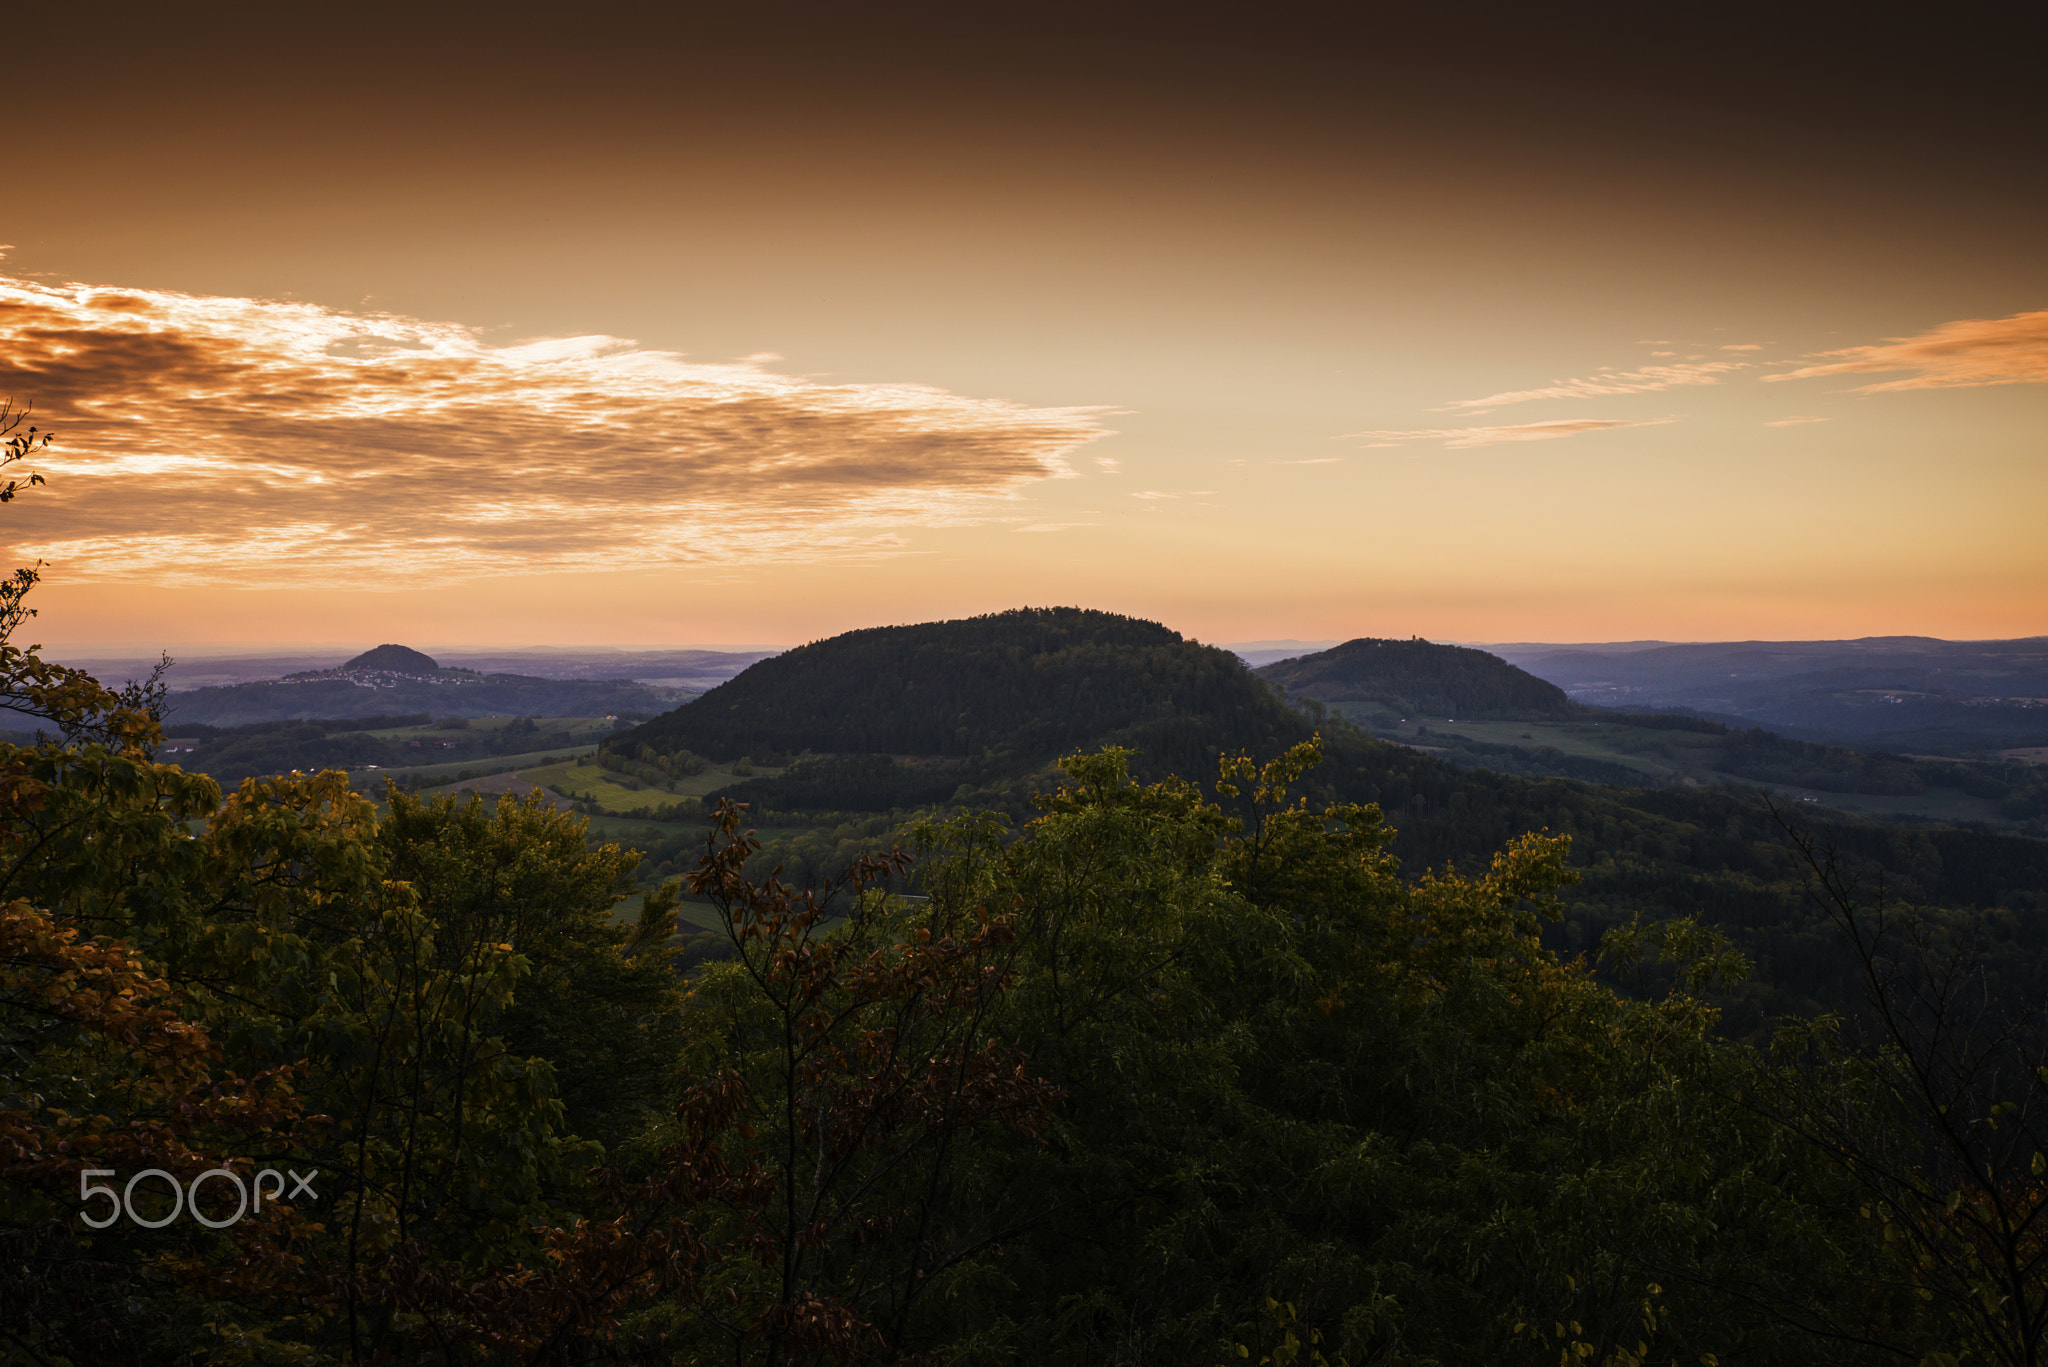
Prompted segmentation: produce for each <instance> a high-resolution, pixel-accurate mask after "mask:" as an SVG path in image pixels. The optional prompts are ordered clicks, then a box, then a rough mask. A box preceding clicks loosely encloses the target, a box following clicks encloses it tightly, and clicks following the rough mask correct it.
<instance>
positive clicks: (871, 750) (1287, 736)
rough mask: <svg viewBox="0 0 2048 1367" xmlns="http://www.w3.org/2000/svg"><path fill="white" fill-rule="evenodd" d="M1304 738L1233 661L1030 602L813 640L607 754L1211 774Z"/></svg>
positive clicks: (1171, 637)
mask: <svg viewBox="0 0 2048 1367" xmlns="http://www.w3.org/2000/svg"><path fill="white" fill-rule="evenodd" d="M1302 734H1305V731H1304V729H1303V722H1302V719H1301V718H1300V717H1299V716H1297V715H1296V714H1294V713H1292V712H1290V711H1289V710H1288V709H1287V707H1286V706H1285V705H1283V704H1282V703H1281V702H1280V701H1279V699H1278V698H1276V697H1275V696H1274V695H1273V693H1272V691H1271V690H1270V689H1268V688H1267V687H1266V686H1265V685H1264V684H1262V683H1260V682H1259V680H1258V679H1256V678H1255V677H1253V675H1252V674H1251V672H1250V671H1249V670H1247V669H1246V668H1245V667H1244V665H1243V664H1242V663H1241V662H1240V661H1239V660H1238V659H1237V658H1236V657H1235V656H1233V655H1231V654H1230V653H1229V652H1228V651H1223V650H1218V649H1216V648H1214V647H1212V646H1205V645H1200V644H1198V643H1196V642H1193V641H1188V640H1184V639H1182V637H1181V636H1180V634H1179V633H1178V632H1174V631H1170V630H1168V629H1167V628H1166V627H1163V626H1160V625H1159V624H1158V623H1156V622H1146V621H1140V620H1138V619H1137V618H1133V617H1123V616H1118V615H1117V614H1115V613H1108V612H1095V611H1089V610H1085V609H1081V608H1020V609H1016V610H1014V611H1010V612H1001V613H993V614H990V615H988V616H984V617H972V618H967V619H964V620H960V621H952V622H925V623H919V624H917V625H914V626H895V627H875V628H871V629H868V630H865V631H850V632H847V633H845V634H844V635H841V636H834V637H831V638H830V639H828V640H823V641H817V642H813V643H812V644H810V645H807V646H802V647H800V648H798V649H796V650H791V651H788V652H786V653H784V654H781V655H778V656H775V657H774V658H772V659H768V660H763V661H761V662H760V663H758V664H756V665H753V666H752V667H750V668H748V669H747V670H746V671H745V672H744V673H742V674H740V675H739V676H738V677H736V678H734V679H731V680H729V681H728V682H726V683H724V684H721V685H720V686H718V687H717V688H714V689H712V690H711V691H710V692H708V693H706V694H704V695H703V696H702V697H700V698H696V699H693V700H692V701H690V702H689V703H686V704H684V705H683V706H682V707H679V708H677V709H676V710H675V711H673V712H670V713H668V714H667V715H665V716H661V717H657V718H655V719H654V720H653V721H651V722H648V723H646V724H645V725H643V726H640V727H638V728H636V729H634V730H632V731H629V732H626V733H624V734H622V735H620V736H618V737H615V738H614V739H613V741H612V742H611V748H613V749H615V750H618V751H619V752H621V753H624V754H629V755H633V754H638V753H639V752H640V751H641V750H642V749H646V750H648V751H650V752H652V753H656V754H674V753H677V752H679V751H684V750H688V751H691V752H693V753H696V754H701V755H704V756H706V757H707V758H710V759H714V760H731V759H737V758H740V757H742V756H751V757H753V758H755V759H762V758H764V757H767V756H771V755H801V754H804V753H807V752H808V753H813V754H831V755H896V756H920V757H927V758H935V759H936V758H945V759H950V760H954V761H969V762H973V763H974V764H976V765H978V766H980V767H982V768H984V769H991V770H994V769H1014V768H1015V767H1016V766H1018V765H1023V766H1027V767H1029V766H1036V765H1039V764H1042V763H1044V762H1045V761H1047V760H1051V759H1053V758H1056V757H1057V756H1059V755H1061V754H1064V753H1066V752H1068V751H1071V750H1074V749H1077V748H1080V747H1083V746H1087V747H1090V748H1093V747H1094V746H1097V745H1100V744H1104V743H1107V742H1121V743H1125V744H1130V745H1133V746H1136V747H1138V748H1139V749H1141V750H1143V751H1144V752H1145V754H1146V758H1147V761H1148V762H1150V763H1156V764H1164V765H1166V766H1169V767H1180V768H1182V770H1183V771H1184V772H1193V773H1202V772H1207V771H1209V770H1210V769H1211V767H1212V766H1213V758H1212V757H1213V754H1214V751H1215V748H1216V747H1217V746H1232V747H1241V748H1249V749H1256V750H1264V749H1267V748H1269V747H1270V746H1272V745H1274V744H1286V743H1291V742H1292V741H1293V740H1296V739H1299V738H1300V736H1301V735H1302ZM949 791H950V789H949Z"/></svg>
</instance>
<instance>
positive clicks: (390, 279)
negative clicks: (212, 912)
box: [0, 3, 2048, 653]
mask: <svg viewBox="0 0 2048 1367" xmlns="http://www.w3.org/2000/svg"><path fill="white" fill-rule="evenodd" d="M738 8H739V7H735V6H719V7H709V6H701V7H691V6H673V7H667V8H664V9H661V10H659V11H655V10H652V9H647V8H642V7H627V6H606V5H601V4H600V5H581V6H574V7H571V6H547V7H541V6H528V7H521V6H516V5H492V6H483V5H476V6H441V7H427V8H426V9H422V8H421V7H418V6H410V7H400V6H382V7H380V6H377V5H349V6H340V5H304V6H289V7H288V6H276V5H268V6H261V7H258V6H247V7H242V6H221V5H215V6H208V5H200V6H197V7H192V8H190V9H173V8H171V7H154V8H151V9H146V10H145V9H136V10H134V11H131V12H124V11H122V10H120V9H118V8H105V7H102V8H97V9H93V10H91V11H90V12H89V13H81V14H80V15H78V16H76V17H72V18H62V19H59V18H52V19H46V20H41V21H36V22H32V23H31V24H29V25H28V27H27V28H26V29H23V30H21V31H18V32H16V33H14V34H13V35H12V37H11V39H10V42H11V45H12V48H13V50H14V52H15V53H16V54H18V55H21V57H20V60H21V63H22V65H20V66H19V68H18V69H17V71H16V78H17V86H16V89H15V90H14V91H13V92H12V94H11V96H10V100H9V104H8V107H7V112H6V114H5V119H6V123H7V126H8V129H9V132H10V133H11V135H12V136H11V137H10V138H9V146H10V148H11V149H12V150H13V152H14V153H15V155H14V157H13V159H12V163H11V165H12V169H13V171H14V176H13V179H12V181H11V183H10V184H9V186H8V193H7V195H6V198H5V207H4V208H0V217H4V223H0V242H5V243H7V244H9V246H8V250H7V251H6V253H5V256H4V259H0V370H4V372H5V373H4V374H0V394H4V395H8V396H12V398H13V399H14V401H16V402H17V403H20V402H32V403H33V404H34V408H35V421H37V422H38V423H40V424H47V425H48V426H49V427H52V428H54V429H56V431H57V433H58V437H57V443H56V445H54V446H52V447H51V448H50V449H49V451H48V452H47V453H46V454H45V455H44V456H42V457H39V458H38V459H37V462H36V465H35V468H36V469H38V470H40V471H41V472H42V473H43V474H44V475H45V476H46V478H47V479H48V481H49V482H48V485H47V487H45V488H42V489H38V490H35V491H33V492H32V493H30V494H28V495H27V496H25V497H23V498H21V499H19V500H17V501H15V502H13V503H11V504H9V505H7V507H6V508H5V509H4V510H0V528H4V530H5V533H6V538H7V547H8V553H9V554H10V555H11V556H12V557H13V562H16V563H18V562H24V561H31V560H34V559H37V558H41V559H42V560H45V561H47V562H48V566H47V569H46V571H45V573H46V578H45V582H44V584H43V586H42V587H41V588H39V589H38V590H37V595H36V601H37V602H38V603H39V604H40V607H41V609H42V616H41V617H40V619H39V620H38V622H37V623H36V626H35V629H34V631H33V632H32V635H33V636H34V638H35V639H38V640H42V641H45V642H47V643H49V644H50V645H51V647H52V648H53V649H63V648H68V649H80V648H85V647H94V648H116V647H118V648H122V649H132V648H140V649H154V648H156V647H159V646H162V647H168V648H170V649H171V650H172V651H173V652H174V653H175V652H177V651H179V650H181V649H182V650H185V651H187V652H192V651H195V650H206V649H227V648H246V647H249V646H273V645H274V646H280V647H283V646H302V645H341V644H358V643H362V644H367V643H374V642H377V641H385V640H392V641H404V642H407V643H409V644H414V645H418V646H422V647H426V648H433V647H436V646H440V647H459V646H464V645H485V644H489V645H505V646H519V645H587V644H607V643H608V644H618V645H635V646H651V645H692V644H716V643H730V644H762V645H784V644H793V643H796V642H799V641H802V640H806V639H811V638H815V637H818V636H823V635H829V634H832V633H835V632H838V631H843V630H847V629H849V628H853V627H858V626H868V625H875V624H881V623H888V622H903V621H916V620H925V619H930V618H936V617H950V616H960V615H965V614H969V613H976V612H985V611H992V610H997V609H1001V608H1005V607H1013V606H1018V605H1021V604H1027V603H1030V604H1052V603H1076V604H1081V605H1084V606H1092V607H1102V608H1108V609H1112V610H1116V611H1121V612H1129V613H1134V614H1138V615H1141V616H1145V617H1151V618H1155V619H1158V620H1161V621H1164V622H1166V623H1167V624H1168V625H1170V626H1172V627H1174V628H1176V629H1178V630H1180V631H1183V632H1185V633H1188V634H1190V635H1193V636H1196V637H1199V638H1201V639H1203V640H1210V641H1246V640H1254V639H1266V638H1276V637H1298V638H1304V639H1342V638H1346V637H1351V636H1358V635H1376V636H1409V635H1423V636H1428V637H1431V638H1433V639H1439V640H1462V641H1601V640H1631V639H1645V638H1657V639H1665V640H1713V639H1732V638H1759V637H1760V638H1816V637H1826V638H1838V637H1853V636H1862V635H1877V634H1906V633H1912V634H1926V635H1937V636H1946V637H1980V638H1981V637H2004V636H2026V635H2039V634H2048V150H2044V149H2048V114H2044V104H2048V102H2044V101H2043V100H2042V98H2041V93H2040V92H2041V75H2040V70H2039V66H2038V63H2039V58H2040V53H2041V51H2042V50H2043V48H2042V44H2041V37H2042V35H2041V33H2040V32H2039V24H2038V20H2034V21H2032V22H2033V23H2034V25H2035V27H2034V28H2032V29H2022V28H2021V27H2019V24H2020V22H2021V16H2023V15H2026V14H2027V13H2028V10H2027V9H2024V8H2023V7H2020V6H1997V7H1983V8H1975V9H1973V8H1971V7H1967V6H1943V7H1938V8H1937V7H1932V6H1915V7H1911V8H1903V7H1901V8H1890V7H1885V6H1876V5H1846V4H1845V5H1835V4H1818V3H1815V4H1806V5H1793V6H1785V5H1782V4H1781V5H1777V6H1745V5H1721V6H1678V5H1668V6H1643V5H1620V4H1614V5H1558V6H1540V5H1518V6H1477V5H1452V4H1447V5H1430V6H1419V5H1418V6H1401V7H1380V8H1378V9H1375V8H1374V7H1371V6H1358V5H1344V6H1339V5H1329V6H1322V5H1293V6H1289V5H1271V6H1256V7H1251V6H1246V7H1240V8H1239V9H1237V10H1235V11H1232V12H1228V13H1225V12H1221V11H1217V12H1198V11H1195V10H1192V9H1188V8H1180V9H1169V8H1166V7H1150V8H1145V7H1121V8H1114V7H1113V8H1108V9H1105V8H1103V7H1101V6H1094V7H1090V6H1082V5H1060V4H1034V5H1031V6H1010V7H1003V8H1001V9H1000V10H998V9H997V8H996V7H979V8H980V9H981V10H983V11H985V12H984V13H983V14H982V15H981V16H980V17H978V18H963V17H962V16H963V15H966V16H972V15H973V14H974V13H975V11H976V9H977V7H970V6H958V5H955V6H947V7H939V6H916V5H890V6H861V5H853V4H837V5H772V4H771V5H757V6H750V7H747V17H746V18H744V19H736V18H735V17H734V16H733V15H732V13H730V11H732V10H735V9H738ZM423 15H425V16H426V17H424V18H423V17H422V16H423ZM1205 15H1206V17H1204V16H1205ZM990 16H1000V17H990ZM22 54H25V55H22Z"/></svg>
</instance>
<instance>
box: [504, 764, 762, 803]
mask: <svg viewBox="0 0 2048 1367" xmlns="http://www.w3.org/2000/svg"><path fill="white" fill-rule="evenodd" d="M781 772H782V771H781V770H780V769H761V768H757V769H755V770H754V773H755V774H756V775H758V776H760V777H763V778H773V777H774V776H775V775H777V774H779V773H781ZM520 777H521V778H523V779H528V780H531V781H532V782H534V783H537V784H539V785H540V786H541V787H543V788H550V787H560V788H561V789H563V790H564V791H565V792H567V793H569V794H571V795H573V796H575V797H577V798H580V799H584V800H586V801H594V802H596V803H597V805H598V806H599V807H600V808H602V809H603V810H605V811H607V812H618V813H625V812H630V811H633V810H635V809H637V808H640V807H663V806H667V805H668V804H669V803H672V802H675V801H677V800H678V799H680V798H685V797H695V798H701V797H703V796H704V795H705V794H706V793H709V792H712V791H714V790H715V789H719V788H723V787H725V786H726V785H727V784H729V783H737V782H739V781H740V780H741V779H743V778H745V777H746V775H744V774H735V773H734V772H733V771H732V769H731V768H730V767H728V766H725V765H707V766H706V767H705V770H704V772H703V773H701V774H692V775H691V776H690V777H688V778H684V779H677V780H676V781H675V783H674V784H673V785H671V786H668V787H658V786H656V785H654V784H652V783H647V782H644V781H642V780H640V779H637V778H634V777H633V776H632V775H630V774H621V773H618V772H616V771H614V770H611V769H606V768H603V767H601V766H599V765H598V764H597V762H596V760H595V757H594V756H578V757H576V758H574V759H572V760H569V761H565V762H562V763H558V764H550V765H544V766H541V767H539V768H535V769H522V770H520Z"/></svg>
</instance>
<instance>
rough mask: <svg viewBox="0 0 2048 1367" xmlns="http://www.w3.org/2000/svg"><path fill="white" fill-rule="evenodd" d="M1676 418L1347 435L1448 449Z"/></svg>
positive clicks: (1377, 442) (1565, 421)
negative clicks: (1439, 444) (1437, 444)
mask: <svg viewBox="0 0 2048 1367" xmlns="http://www.w3.org/2000/svg"><path fill="white" fill-rule="evenodd" d="M1675 421H1676V419H1674V418H1656V419H1653V420H1651V421H1648V422H1622V421H1619V420H1617V419H1612V418H1560V419H1557V420H1555V421H1552V422H1525V423H1517V424H1515V425H1513V426H1508V427H1424V428H1417V429H1414V430H1412V431H1399V432H1396V431H1382V432H1350V433H1347V434H1346V437H1347V438H1358V439H1363V440H1364V441H1365V444H1366V445H1367V446H1405V445H1407V444H1408V443H1410V442H1417V441H1440V442H1442V443H1443V444H1444V447H1445V449H1447V450H1452V451H1462V450H1467V449H1469V448H1471V447H1474V446H1498V445H1500V444H1501V443H1502V442H1510V441H1554V440H1556V439H1557V438H1559V437H1576V436H1578V435H1579V434H1580V433H1581V432H1607V431H1612V430H1613V429H1615V428H1619V427H1662V426H1663V425H1664V424H1665V423H1668V422H1675Z"/></svg>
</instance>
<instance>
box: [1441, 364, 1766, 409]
mask: <svg viewBox="0 0 2048 1367" xmlns="http://www.w3.org/2000/svg"><path fill="white" fill-rule="evenodd" d="M1731 350H1732V348H1731ZM1749 364H1750V363H1749V362H1747V361H1705V362H1701V363H1699V364H1686V363H1680V364H1678V365H1646V366H1644V367H1643V368H1642V369H1641V370H1616V371H1607V372H1603V373H1597V374H1594V375H1590V376H1587V377H1585V378H1582V379H1573V380H1559V381H1558V382H1557V383H1556V384H1552V385H1545V386H1544V387H1543V388H1541V389H1510V390H1505V391H1503V392H1501V393H1499V394H1489V395H1487V396H1486V397H1485V398H1483V399H1459V400H1458V401H1456V402H1455V403H1447V404H1445V405H1443V406H1442V407H1441V408H1438V409H1436V410H1435V411H1436V412H1438V413H1452V412H1459V411H1470V410H1476V411H1481V412H1483V411H1485V410H1486V409H1489V408H1498V407H1500V406H1501V405H1503V404H1510V403H1527V402H1529V401H1530V400H1531V399H1596V398H1604V397H1606V396H1607V395H1610V394H1653V393H1656V392H1658V391H1660V390H1665V389H1672V388H1676V387H1678V386H1680V385H1695V384H1719V383H1721V376H1723V375H1725V374H1727V373H1728V372H1729V371H1731V370H1746V369H1748V368H1749Z"/></svg>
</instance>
